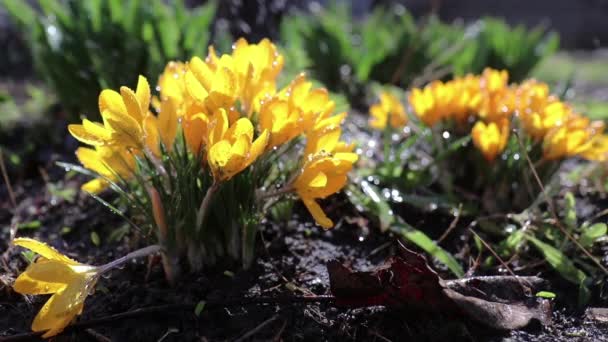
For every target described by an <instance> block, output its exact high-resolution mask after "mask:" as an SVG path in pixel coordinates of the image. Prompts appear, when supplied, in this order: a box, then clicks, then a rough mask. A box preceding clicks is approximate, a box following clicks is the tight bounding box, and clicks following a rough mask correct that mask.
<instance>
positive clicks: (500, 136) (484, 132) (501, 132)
mask: <svg viewBox="0 0 608 342" xmlns="http://www.w3.org/2000/svg"><path fill="white" fill-rule="evenodd" d="M509 126H510V122H509V120H508V119H506V118H502V119H501V120H499V121H498V122H490V123H487V124H486V123H485V122H483V121H477V122H476V123H475V125H474V126H473V130H472V131H471V136H472V138H473V144H474V145H475V147H477V149H478V150H479V151H480V152H481V153H482V154H483V156H484V158H485V159H486V160H487V161H488V162H493V161H494V159H496V156H498V154H500V153H501V152H502V151H503V150H504V149H505V147H506V146H507V141H508V139H509Z"/></svg>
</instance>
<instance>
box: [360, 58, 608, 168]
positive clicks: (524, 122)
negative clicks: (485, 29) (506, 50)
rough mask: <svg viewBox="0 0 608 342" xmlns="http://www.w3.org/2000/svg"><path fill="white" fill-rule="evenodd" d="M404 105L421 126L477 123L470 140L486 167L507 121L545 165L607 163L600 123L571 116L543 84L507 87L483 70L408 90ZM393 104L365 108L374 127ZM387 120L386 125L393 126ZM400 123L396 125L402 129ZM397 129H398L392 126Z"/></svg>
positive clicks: (504, 136)
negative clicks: (570, 160)
mask: <svg viewBox="0 0 608 342" xmlns="http://www.w3.org/2000/svg"><path fill="white" fill-rule="evenodd" d="M409 103H410V106H411V108H412V110H413V111H414V113H415V114H416V116H417V117H418V118H419V119H420V120H421V121H422V122H423V123H424V124H426V125H427V126H430V127H432V126H434V125H436V124H437V123H439V122H440V121H442V120H450V119H451V120H454V121H455V122H456V123H457V124H459V125H464V124H466V123H467V122H469V120H475V119H477V122H476V123H475V124H474V126H473V128H472V131H471V136H472V139H473V143H474V145H475V146H476V147H477V148H478V149H479V150H480V151H481V153H482V154H483V155H484V157H485V159H486V160H488V161H489V162H492V161H493V160H495V159H496V157H497V156H498V155H499V154H500V153H502V151H503V150H504V149H505V147H506V146H507V142H508V140H509V135H510V130H511V121H512V120H511V119H512V118H513V117H517V118H519V121H520V122H521V126H522V127H523V129H524V131H525V132H526V134H527V135H529V136H530V137H531V138H532V139H533V140H534V142H539V143H542V148H543V157H544V158H545V159H547V160H555V159H560V158H566V157H572V156H580V157H583V158H586V159H589V160H595V161H604V160H606V159H607V158H608V135H606V134H603V129H604V125H603V123H602V122H592V121H590V120H589V119H588V118H586V117H583V116H582V115H580V114H578V113H576V112H575V111H574V109H573V108H572V107H571V106H570V105H568V104H567V103H565V102H561V101H560V100H559V99H558V98H557V97H556V96H554V95H551V94H550V93H549V87H548V85H547V84H545V83H542V82H538V81H536V80H527V81H525V82H523V83H522V84H512V85H509V75H508V73H507V71H505V70H502V71H498V70H493V69H490V68H487V69H485V70H484V71H483V73H482V74H481V75H467V76H464V77H458V78H455V79H454V80H451V81H447V82H442V81H439V80H437V81H433V82H431V83H430V84H428V85H427V86H425V87H424V88H422V89H420V88H414V89H412V91H411V93H410V95H409ZM402 108H403V107H402V106H401V104H399V103H398V102H397V103H396V102H395V101H392V100H388V98H387V96H386V95H384V94H383V95H381V101H380V104H379V105H375V106H373V107H372V108H371V109H370V112H371V116H372V118H373V121H371V122H370V125H371V126H372V127H374V128H383V127H385V126H386V122H387V116H388V113H391V115H399V116H401V115H402V114H393V113H402V111H403V109H402ZM392 118H393V116H391V125H393V122H395V121H393V119H392ZM405 122H406V120H401V121H400V124H401V125H403V124H405ZM394 126H399V125H394Z"/></svg>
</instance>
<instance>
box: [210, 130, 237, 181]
mask: <svg viewBox="0 0 608 342" xmlns="http://www.w3.org/2000/svg"><path fill="white" fill-rule="evenodd" d="M231 149H232V145H230V143H229V142H228V141H226V140H221V141H219V142H217V143H216V144H214V145H213V146H211V148H210V149H209V152H208V155H207V161H208V163H209V166H210V167H211V171H212V173H213V177H214V178H215V179H216V181H219V180H221V179H222V177H221V169H222V168H223V167H224V166H226V164H227V163H228V160H229V159H230V150H231Z"/></svg>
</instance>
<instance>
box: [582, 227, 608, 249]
mask: <svg viewBox="0 0 608 342" xmlns="http://www.w3.org/2000/svg"><path fill="white" fill-rule="evenodd" d="M582 229H583V231H582V232H581V236H580V238H579V240H578V242H579V243H580V244H581V246H583V247H591V245H593V242H595V240H597V239H599V238H601V237H602V236H605V235H606V233H607V232H608V226H606V224H605V223H596V224H594V225H592V226H590V227H583V228H582Z"/></svg>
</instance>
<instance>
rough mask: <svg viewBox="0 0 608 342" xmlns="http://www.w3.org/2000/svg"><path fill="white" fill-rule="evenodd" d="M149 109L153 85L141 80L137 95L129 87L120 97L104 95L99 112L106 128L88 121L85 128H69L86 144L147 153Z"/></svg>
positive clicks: (112, 93)
mask: <svg viewBox="0 0 608 342" xmlns="http://www.w3.org/2000/svg"><path fill="white" fill-rule="evenodd" d="M149 107H150V85H149V84H148V81H147V80H146V78H145V77H143V76H139V80H138V82H137V89H136V90H135V92H134V91H133V90H131V89H130V88H127V87H121V88H120V93H118V92H116V91H114V90H110V89H105V90H103V91H102V92H101V94H100V95H99V112H100V113H101V116H102V118H103V124H101V123H97V122H91V121H89V120H87V119H84V120H83V121H82V124H81V125H69V126H68V130H69V131H70V133H71V134H72V136H74V137H75V138H76V139H78V140H79V141H81V142H83V143H85V144H89V145H93V146H105V145H115V146H116V145H118V146H123V147H127V148H136V149H143V144H144V134H143V129H142V122H143V119H144V117H145V116H146V115H147V113H148V110H149Z"/></svg>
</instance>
